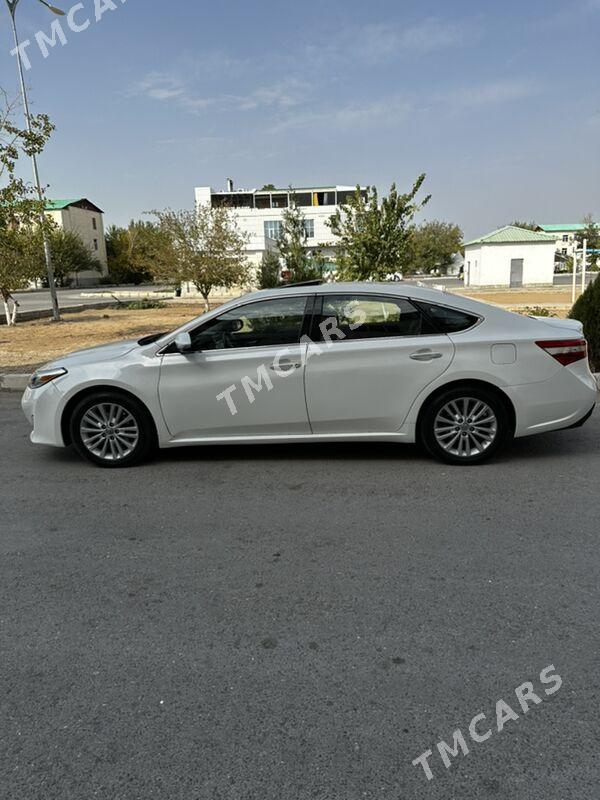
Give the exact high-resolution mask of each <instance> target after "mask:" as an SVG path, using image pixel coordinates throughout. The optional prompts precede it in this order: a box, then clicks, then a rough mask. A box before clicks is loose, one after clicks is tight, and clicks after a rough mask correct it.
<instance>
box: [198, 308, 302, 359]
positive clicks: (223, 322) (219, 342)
mask: <svg viewBox="0 0 600 800" xmlns="http://www.w3.org/2000/svg"><path fill="white" fill-rule="evenodd" d="M305 307H306V297H282V298H276V299H274V300H262V301H261V302H259V303H248V304H247V305H245V306H238V307H237V308H232V309H230V310H229V311H225V312H224V313H223V314H220V315H219V316H218V317H215V318H214V319H211V320H210V321H209V322H205V323H204V324H203V325H200V326H199V327H198V328H196V329H195V330H194V331H192V332H191V334H190V335H191V338H192V349H193V350H227V349H229V348H232V347H265V346H268V345H275V346H279V345H288V344H296V343H297V342H299V341H300V336H301V332H302V323H303V320H304V309H305Z"/></svg>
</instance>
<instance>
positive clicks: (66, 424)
mask: <svg viewBox="0 0 600 800" xmlns="http://www.w3.org/2000/svg"><path fill="white" fill-rule="evenodd" d="M102 392H110V393H111V394H120V395H122V396H123V397H128V398H129V399H130V400H135V402H136V403H138V404H139V405H140V406H141V407H142V408H143V409H144V411H145V412H146V415H147V417H148V421H149V423H150V424H151V426H152V431H153V434H154V437H155V441H157V440H158V431H157V428H156V422H155V421H154V417H153V416H152V412H151V411H150V409H149V408H148V406H147V405H146V403H144V401H143V400H142V399H141V398H140V397H138V395H136V394H134V393H133V392H130V391H128V390H127V389H122V388H121V387H120V386H114V385H113V384H110V383H106V384H94V385H93V386H86V387H85V388H84V389H81V390H80V391H78V392H76V394H74V395H73V397H70V398H69V400H68V401H67V403H66V405H65V407H64V408H63V411H62V414H61V418H60V432H61V436H62V439H63V442H64V443H65V446H68V445H70V444H72V441H71V431H70V421H71V416H72V414H73V410H74V409H75V407H76V406H77V404H78V403H80V402H81V401H82V400H83V399H84V398H86V397H89V396H91V395H94V394H99V393H102Z"/></svg>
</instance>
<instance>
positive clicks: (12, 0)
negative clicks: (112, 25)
mask: <svg viewBox="0 0 600 800" xmlns="http://www.w3.org/2000/svg"><path fill="white" fill-rule="evenodd" d="M39 2H40V3H41V4H42V5H44V6H46V8H49V9H50V11H52V13H53V14H58V15H59V16H64V11H61V10H60V9H59V8H55V7H54V6H51V5H49V3H46V2H44V0H39ZM18 4H19V0H6V5H7V6H8V11H9V13H10V19H11V23H12V31H13V38H14V41H15V49H16V51H17V65H18V70H19V83H20V84H21V97H22V98H23V111H24V112H25V126H26V128H27V132H28V133H31V115H30V113H29V101H28V99H27V88H26V86H25V76H24V74H23V62H22V60H21V50H20V49H19V35H18V33H17V23H16V20H15V12H16V10H17V5H18ZM31 164H32V166H33V180H34V182H35V188H36V192H37V196H38V200H39V201H40V203H43V202H44V193H43V192H42V185H41V183H40V174H39V171H38V165H37V158H36V156H35V153H32V154H31ZM45 223H46V217H45V215H44V208H43V205H42V207H41V208H40V226H41V229H42V238H43V241H44V257H45V259H46V277H47V279H48V288H49V290H50V299H51V301H52V319H53V320H54V321H55V322H60V310H59V308H58V297H57V294H56V285H55V283H54V269H53V268H52V254H51V253H50V241H49V239H48V232H47V230H46V224H45Z"/></svg>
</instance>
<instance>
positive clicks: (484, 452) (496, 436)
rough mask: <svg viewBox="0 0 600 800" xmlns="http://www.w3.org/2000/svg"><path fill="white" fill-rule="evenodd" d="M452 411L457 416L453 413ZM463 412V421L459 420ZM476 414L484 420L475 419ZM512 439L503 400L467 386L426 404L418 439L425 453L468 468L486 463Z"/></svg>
mask: <svg viewBox="0 0 600 800" xmlns="http://www.w3.org/2000/svg"><path fill="white" fill-rule="evenodd" d="M465 401H467V404H466V405H465ZM478 404H481V405H478ZM485 408H487V409H489V410H490V411H491V412H492V414H491V415H490V414H488V413H487V412H486V411H485ZM455 409H456V410H457V411H458V414H455V413H453V411H454V410H455ZM465 409H466V411H467V416H466V417H465V416H462V414H463V413H464V411H465ZM479 410H480V411H479ZM469 411H470V412H471V414H472V416H471V417H469V416H468V413H469ZM478 413H484V414H485V416H479V417H478V416H477V414H478ZM492 416H493V417H494V420H492ZM480 420H481V424H480V422H479V421H480ZM470 423H473V424H470ZM511 436H512V430H511V423H510V417H509V414H508V411H507V409H506V406H505V404H504V403H503V402H502V400H501V399H500V398H499V397H498V396H497V395H496V394H495V392H493V391H488V390H486V389H484V388H481V387H479V386H470V385H468V384H465V385H464V386H462V387H461V386H458V387H455V388H453V389H449V390H448V391H446V392H443V393H442V394H439V395H437V396H436V397H435V398H434V399H433V400H431V401H429V402H428V404H427V405H426V407H425V409H424V411H423V414H422V416H421V421H420V438H421V441H422V443H423V445H424V446H425V448H426V450H427V451H428V453H429V454H430V455H431V456H433V457H434V458H436V459H437V460H438V461H444V462H445V463H447V464H458V465H461V466H469V465H472V464H480V463H481V462H482V461H487V460H488V459H490V458H492V457H493V456H494V455H495V454H496V453H497V452H498V451H499V450H500V449H501V448H502V447H503V446H504V445H505V444H506V442H507V441H508V440H509V439H510V438H511ZM457 437H458V438H457ZM441 442H443V444H442V443H441ZM477 448H479V449H477Z"/></svg>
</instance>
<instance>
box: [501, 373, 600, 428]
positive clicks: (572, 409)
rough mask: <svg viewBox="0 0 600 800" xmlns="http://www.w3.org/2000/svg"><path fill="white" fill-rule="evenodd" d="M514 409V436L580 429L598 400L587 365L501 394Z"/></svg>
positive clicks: (594, 381)
mask: <svg viewBox="0 0 600 800" xmlns="http://www.w3.org/2000/svg"><path fill="white" fill-rule="evenodd" d="M504 391H505V392H506V393H507V394H508V396H509V397H510V399H511V400H512V403H513V405H514V408H515V414H516V427H515V436H530V435H532V434H534V433H544V432H545V431H557V430H563V429H565V428H571V427H575V426H576V425H583V423H584V422H585V421H586V420H587V419H589V417H590V416H591V414H592V412H593V410H594V407H595V405H596V402H597V400H598V385H597V384H596V379H595V378H594V376H593V375H592V373H591V372H590V370H589V366H588V364H587V361H583V360H582V361H580V362H577V363H575V364H572V365H570V366H568V367H562V368H561V369H559V370H558V372H556V373H555V374H554V375H553V376H552V377H551V378H549V379H548V380H545V381H541V382H539V383H526V384H522V385H520V386H509V387H506V388H505V390H504Z"/></svg>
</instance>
